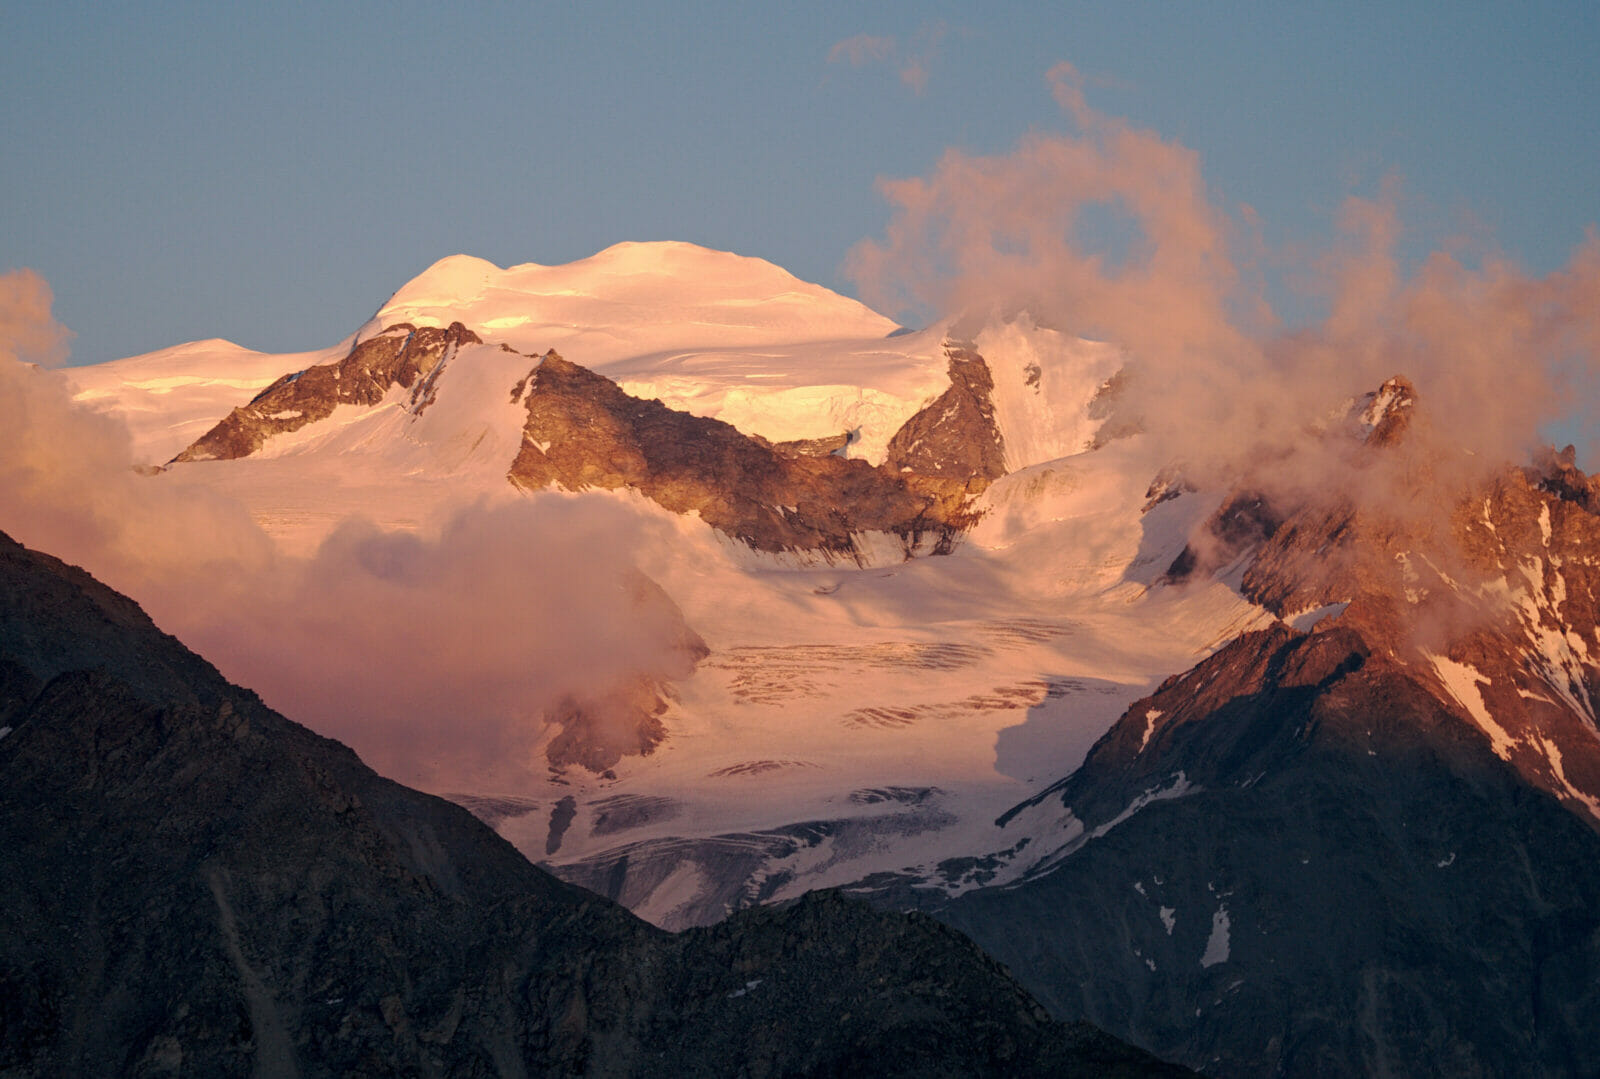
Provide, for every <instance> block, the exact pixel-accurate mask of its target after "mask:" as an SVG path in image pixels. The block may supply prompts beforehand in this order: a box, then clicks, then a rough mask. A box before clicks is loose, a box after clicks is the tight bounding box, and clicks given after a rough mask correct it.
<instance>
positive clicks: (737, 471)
mask: <svg viewBox="0 0 1600 1079" xmlns="http://www.w3.org/2000/svg"><path fill="white" fill-rule="evenodd" d="M968 366H969V367H970V366H971V365H970V364H969V365H968ZM979 366H981V361H979ZM983 374H984V375H985V376H986V375H987V370H986V369H983ZM972 378H973V382H974V384H977V383H978V376H977V374H976V371H975V370H974V371H973V374H972ZM522 399H523V400H524V401H525V403H526V406H527V409H528V420H527V423H526V425H525V426H524V428H523V437H522V447H521V449H520V451H519V452H518V454H517V457H516V460H515V461H514V462H513V463H512V466H511V470H510V479H511V481H512V482H513V483H515V484H518V485H519V486H522V487H526V488H530V489H538V488H542V487H546V486H549V485H551V484H557V485H559V486H561V487H564V488H566V489H568V490H582V489H583V488H586V487H599V488H604V489H616V488H621V487H628V488H632V489H635V490H637V491H639V492H641V493H642V494H644V495H645V496H646V497H648V498H650V499H651V500H652V501H654V502H656V503H658V504H659V505H661V506H663V507H664V508H666V509H668V510H671V511H673V512H674V513H698V514H699V515H700V516H701V518H702V519H703V520H705V521H706V522H707V523H708V524H710V525H711V526H712V527H714V528H717V529H718V530H720V531H722V532H724V533H726V534H727V535H729V536H732V537H734V538H736V539H739V540H742V541H743V542H745V543H747V544H749V545H750V546H751V547H753V548H755V549H757V550H760V551H768V552H781V551H819V552H823V553H824V554H826V555H831V556H834V557H842V558H853V559H854V558H859V557H860V553H859V552H858V550H857V547H856V541H855V536H856V535H857V534H858V533H861V532H886V533H891V534H893V535H895V536H898V537H899V538H900V539H901V541H902V543H903V544H904V547H905V550H906V553H907V554H908V555H909V554H910V553H911V552H913V551H915V550H917V549H919V547H921V546H922V545H924V544H927V545H929V546H931V548H932V549H933V550H934V551H935V552H939V551H945V550H948V549H949V548H950V546H951V545H952V544H953V543H954V541H955V538H956V536H957V535H959V534H960V533H961V532H962V531H963V530H965V529H966V528H968V527H970V526H971V525H972V524H973V523H974V522H975V520H976V518H975V516H974V515H973V513H972V511H971V509H970V508H969V502H970V500H971V498H972V497H974V496H975V495H977V494H978V493H979V492H981V491H982V490H983V488H984V487H985V486H987V484H988V482H989V479H990V478H991V477H989V476H988V475H986V474H970V475H961V474H959V471H958V470H954V469H951V470H949V471H951V472H952V474H948V475H931V476H930V475H922V474H920V473H917V472H900V471H898V470H891V469H889V468H887V467H884V468H874V467H872V466H871V465H868V464H867V463H866V462H864V461H859V460H848V459H845V458H842V457H837V456H833V455H831V454H830V455H825V456H790V455H788V454H785V453H783V452H780V451H779V450H778V449H777V448H776V447H774V446H772V445H771V444H770V443H767V442H765V440H758V439H755V438H752V437H750V436H747V435H745V434H743V433H741V432H740V431H738V430H737V429H735V428H734V427H732V426H731V425H729V424H726V423H723V422H721V421H720V420H712V419H705V418H703V417H699V416H691V415H689V414H688V413H686V412H679V411H676V410H674V409H670V408H668V407H667V406H666V405H663V404H662V403H661V402H659V401H645V400H640V399H638V398H635V397H630V396H629V395H628V394H626V393H624V392H623V391H622V389H621V388H620V387H618V386H617V384H616V383H614V382H612V381H611V380H610V379H608V378H605V377H604V376H602V375H598V374H596V373H594V372H593V371H590V370H588V369H586V368H583V367H580V366H578V365H577V364H574V363H571V362H569V361H567V360H565V359H563V358H562V357H561V356H559V355H558V354H556V353H555V352H553V351H552V352H549V353H547V354H546V355H545V356H544V357H543V358H542V359H541V360H540V361H539V364H538V365H537V366H536V367H535V368H534V369H533V371H532V372H530V374H529V376H528V378H527V380H526V387H525V389H524V392H523V396H522Z"/></svg>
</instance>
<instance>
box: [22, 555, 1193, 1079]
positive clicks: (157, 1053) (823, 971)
mask: <svg viewBox="0 0 1600 1079" xmlns="http://www.w3.org/2000/svg"><path fill="white" fill-rule="evenodd" d="M0 773H3V774H4V776H5V783H4V785H3V788H0V1074H4V1075H7V1076H19V1077H21V1076H30V1077H31V1076H38V1077H45V1076H58V1075H130V1076H159V1075H247V1074H248V1075H257V1076H297V1075H303V1076H318V1075H330V1076H331V1075H440V1076H443V1075H450V1076H468V1075H501V1076H505V1075H551V1076H558V1075H577V1074H584V1075H706V1076H720V1075H729V1076H731V1075H750V1076H758V1075H769V1076H777V1075H840V1076H843V1075H858V1074H864V1073H869V1072H870V1073H872V1074H882V1075H951V1076H955V1075H1085V1076H1088V1075H1130V1076H1132V1075H1177V1074H1184V1073H1183V1072H1182V1071H1181V1070H1180V1069H1176V1068H1172V1067H1170V1066H1167V1065H1163V1064H1161V1063H1159V1062H1158V1061H1155V1060H1154V1059H1152V1058H1150V1057H1147V1056H1145V1055H1144V1054H1142V1053H1140V1052H1138V1051H1137V1050H1133V1049H1130V1048H1128V1047H1126V1046H1124V1045H1122V1044H1121V1043H1118V1042H1116V1041H1114V1040H1112V1039H1110V1038H1109V1037H1107V1036H1106V1035H1104V1034H1101V1033H1099V1032H1098V1031H1096V1030H1094V1029H1093V1028H1090V1027H1088V1026H1086V1025H1084V1024H1076V1025H1063V1024H1059V1023H1056V1022H1053V1021H1051V1020H1050V1019H1048V1018H1047V1016H1046V1015H1045V1013H1044V1012H1043V1010H1042V1009H1041V1008H1040V1007H1039V1006H1038V1005H1037V1004H1036V1003H1034V1002H1033V1001H1032V1000H1031V999H1030V998H1029V997H1028V996H1027V995H1026V993H1024V992H1023V990H1021V989H1020V988H1019V987H1018V986H1017V985H1016V983H1015V982H1014V981H1012V980H1011V979H1010V977H1009V976H1008V975H1007V974H1006V973H1005V972H1004V970H1003V969H1002V968H1000V967H999V966H998V965H997V964H995V963H994V962H993V961H991V960H989V959H987V958H985V957H984V956H983V955H981V953H979V952H978V951H977V950H976V949H975V948H974V947H973V946H972V945H971V944H970V943H969V942H967V941H966V940H965V939H963V938H961V937H960V936H959V935H957V934H955V933H954V932H952V931H950V930H948V929H945V928H943V927H941V926H939V925H937V924H935V923H933V922H931V921H929V920H928V919H925V918H919V917H907V916H902V915H891V914H884V913H875V912H873V911H872V910H870V909H868V908H866V907H864V906H863V905H861V904H860V903H858V902H855V901H851V900H846V899H844V898H841V897H840V896H838V895H837V894H832V893H822V894H818V895H815V896H812V897H809V898H807V899H806V900H804V901H802V902H801V903H799V904H797V905H795V906H793V907H791V908H789V909H785V910H760V911H753V912H750V913H748V914H746V915H744V916H741V917H739V918H735V919H732V920H730V921H729V922H727V923H725V924H723V925H720V926H718V927H716V928H714V929H708V930H703V931H697V932H693V933H688V934H684V935H682V936H676V937H674V936H671V935H669V934H666V933H664V932H662V931H660V930H657V929H654V928H653V927H651V926H649V925H647V924H645V923H644V922H641V921H639V920H638V919H636V918H634V917H633V916H632V915H630V914H628V913H627V912H625V911H623V910H622V909H621V908H619V907H616V906H614V905H613V904H611V903H608V902H606V901H604V900H601V899H599V898H598V897H596V896H594V895H592V894H589V893H585V892H583V891H582V890H580V889H577V888H575V887H572V886H569V885H565V884H562V883H561V882H559V881H556V880H555V879H553V878H551V877H550V876H548V875H547V874H545V873H544V872H542V871H540V870H538V869H536V868H534V867H533V866H532V865H530V864H529V863H528V862H527V861H526V860H525V859H523V858H522V857H521V856H520V855H519V854H518V853H517V852H516V851H515V850H514V849H513V848H512V847H511V846H510V845H509V844H507V843H506V842H504V841H503V840H501V839H500V838H499V837H497V836H496V835H495V834H494V833H493V832H491V831H490V830H489V829H488V828H487V827H485V826H483V825H482V824H480V823H479V822H478V821H477V820H475V819H474V818H473V817H472V816H471V815H470V814H468V813H467V812H466V811H465V810H463V809H460V808H459V807H457V806H454V805H451V804H450V803H448V802H444V801H441V800H439V799H437V798H433V797H430V796H427V795H424V794H419V793H417V792H415V791H412V790H408V789H406V788H404V787H401V786H399V785H397V784H395V783H391V782H389V781H387V780H384V779H382V778H380V777H378V776H377V775H375V774H373V773H372V772H371V771H369V770H368V769H367V768H366V767H365V766H364V765H363V764H362V763H361V762H360V760H359V759H357V757H356V756H355V754H353V753H352V752H350V750H348V749H347V748H345V747H344V746H342V745H340V744H339V743H337V742H333V741H330V740H328V739H325V738H322V737H319V736H317V735H315V734H313V733H311V732H310V731H307V730H306V729H304V728H303V727H299V726H297V725H296V724H294V723H291V722H289V721H287V720H285V719H283V718H282V717H281V716H278V715H277V714H275V713H273V712H272V711H270V710H269V709H267V708H266V707H265V706H263V705H262V704H261V703H260V701H259V700H258V699H257V698H256V697H255V696H254V695H253V694H251V693H249V692H247V691H245V690H241V689H238V688H236V687H234V686H232V685H230V684H228V683H227V682H226V681H224V680H223V679H222V678H221V676H220V675H218V674H217V672H216V671H215V670H214V669H213V668H212V667H211V666H210V665H209V664H207V663H206V662H205V661H204V660H202V659H200V658H199V657H198V656H195V655H194V654H193V653H191V652H189V651H188V650H187V649H185V648H184V647H183V646H182V645H180V644H179V643H178V642H177V641H176V640H174V639H173V638H170V637H167V636H165V635H163V634H162V633H161V632H160V631H159V630H157V629H156V627H155V626H154V625H153V624H151V622H150V621H149V619H148V618H146V617H145V616H144V614H143V613H142V611H140V609H139V608H138V607H137V606H136V605H135V604H134V603H133V602H131V601H130V600H128V599H126V598H124V597H122V596H120V595H118V594H116V593H114V592H112V591H110V590H109V589H106V588H105V587H103V586H101V585H100V584H98V583H97V582H95V581H94V580H93V579H92V578H90V577H89V576H88V575H87V574H85V573H83V572H82V571H80V570H77V569H75V568H73V567H70V566H67V565H64V564H62V563H60V562H58V561H56V560H54V559H51V558H49V557H47V556H44V555H40V554H36V553H34V552H32V551H29V550H26V549H25V548H22V547H20V546H19V545H17V544H15V543H14V542H12V541H11V540H10V539H9V538H8V537H0Z"/></svg>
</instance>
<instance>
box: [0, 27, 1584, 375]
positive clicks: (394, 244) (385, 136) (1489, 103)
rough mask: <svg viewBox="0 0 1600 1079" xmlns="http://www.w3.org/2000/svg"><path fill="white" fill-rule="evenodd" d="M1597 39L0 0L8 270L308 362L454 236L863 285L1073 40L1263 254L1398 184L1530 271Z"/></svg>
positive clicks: (1565, 196)
mask: <svg viewBox="0 0 1600 1079" xmlns="http://www.w3.org/2000/svg"><path fill="white" fill-rule="evenodd" d="M852 39H854V45H846V44H843V43H847V42H850V41H851V40H852ZM1597 54H1600V4H1591V3H1581V2H1573V3H1559V4H1538V3H1533V4H1517V5H1511V4H1477V3H1450V4H1443V3H1435V4H1404V3H1402V4H1393V3H1385V4H1370V5H1361V4H1352V3H1340V4H1311V3H1296V4H1222V3H1210V4H1200V3H1192V4H1179V3H1103V4H1070V3H1051V4H1045V3H1033V4H1004V3H1002V4H998V5H996V4H990V5H985V6H984V7H983V8H982V9H980V8H979V7H977V6H976V5H969V4H928V3H919V4H905V3H880V4H874V5H862V4H856V3H852V4H770V5H731V4H730V5H718V4H710V3H702V4H694V5H680V4H631V5H620V4H604V3H590V4H585V5H570V6H557V5H554V4H537V5H535V4H511V3H495V4H480V5H462V6H460V7H458V8H454V9H446V8H445V7H443V6H442V5H432V4H426V5H425V4H408V3H386V4H334V5H299V4H294V5H290V4H284V5H248V6H246V5H214V4H206V5H198V4H196V5H187V4H161V3H145V4H133V5H106V4H94V5H79V4H72V3H17V2H14V0H3V2H0V199H3V204H4V206H5V207H6V210H5V212H4V214H0V270H5V269H11V268H16V267H22V266H27V267H31V268H33V269H35V270H37V271H38V272H39V273H41V274H43V275H44V277H45V278H46V279H47V280H48V281H49V282H50V284H51V286H52V288H53V289H54V292H55V298H56V303H55V313H56V317H57V318H58V319H60V320H61V321H62V322H64V323H65V324H66V325H67V326H69V327H71V328H72V329H73V330H75V331H76V332H77V338H76V340H75V341H74V344H73V362H78V363H83V362H97V361H101V360H106V359H112V358H115V357H118V356H123V355H129V354H133V353H137V352H142V351H148V350H150V349H155V348H160V347H163V346H166V345H170V344H176V343H178V342H180V341H185V340H192V339H196V338H203V337H212V336H218V337H227V338H230V339H232V340H235V341H238V342H240V343H242V344H245V345H248V346H250V347H252V348H258V349H263V350H269V351H288V350H294V349H306V348H316V347H322V346H325V345H328V344H331V343H333V342H335V341H337V340H339V339H340V338H342V337H343V336H345V335H346V334H348V333H349V332H350V331H351V330H353V329H354V328H355V327H356V326H357V325H358V324H359V323H360V322H361V321H362V320H363V319H364V318H365V317H366V316H367V315H368V314H369V313H370V312H371V311H372V310H373V309H375V308H376V307H377V306H378V305H379V304H380V303H381V302H382V301H383V300H384V299H385V298H386V297H387V295H388V294H389V293H390V292H392V291H393V290H394V289H395V288H397V287H399V286H400V285H401V284H403V283H404V282H405V281H406V280H407V279H409V278H410V277H412V276H414V275H415V274H417V273H418V272H420V271H421V270H422V269H424V268H425V267H426V266H428V265H429V264H430V263H432V262H433V261H434V260H436V259H438V258H440V257H442V256H444V255H447V254H452V253H455V252H466V253H470V254H474V255H478V256H481V257H484V258H487V259H490V260H492V261H494V262H497V263H499V264H501V265H509V264H514V263H518V262H530V261H531V262H542V263H559V262H566V261H569V260H572V259H576V258H581V257H584V256H586V255H588V254H592V253H593V252H595V251H597V250H599V249H601V248H603V247H605V246H607V245H609V244H611V243H614V242H617V241H620V240H652V239H681V240H690V241H693V242H696V243H701V244H706V245H708V246H712V247H718V248H725V249H729V250H733V251H737V252H740V253H742V254H749V255H758V256H761V257H763V258H767V259H771V260H772V261H774V262H777V263H779V264H780V265H782V266H784V267H785V268H787V269H789V270H791V271H792V272H794V273H796V274H798V275H799V276H801V277H804V278H807V279H811V280H815V281H820V282H822V283H823V284H826V285H829V286H831V287H834V288H838V289H840V290H841V291H844V292H850V293H853V292H854V286H853V283H852V282H851V280H850V279H849V278H848V277H846V276H845V274H844V273H843V271H842V269H841V267H842V264H843V263H844V260H845V258H846V256H847V253H848V252H849V251H850V249H851V247H852V246H853V245H855V244H856V243H857V242H859V241H861V240H863V239H865V238H868V237H872V236H876V235H880V234H881V233H882V231H883V229H884V227H885V224H886V223H887V221H888V219H889V208H888V206H887V204H886V203H885V201H884V200H883V198H882V197H881V195H880V194H879V193H878V191H877V190H876V188H875V181H876V179H877V178H879V177H884V176H888V177H903V176H917V175H923V174H926V173H928V172H929V171H930V170H932V169H933V168H934V166H935V165H936V164H937V162H938V161H939V159H940V156H941V154H943V153H944V151H945V150H946V149H947V148H958V149H961V150H964V151H966V152H969V153H974V154H997V153H1004V152H1006V151H1007V150H1008V149H1010V148H1011V147H1013V146H1014V145H1015V144H1016V142H1017V140H1018V139H1019V138H1020V137H1022V136H1023V135H1024V134H1026V133H1027V132H1029V131H1044V132H1052V131H1058V130H1062V129H1064V128H1065V127H1066V126H1067V122H1066V119H1065V118H1064V117H1063V116H1062V114H1061V112H1060V110H1059V109H1058V108H1057V106H1056V104H1055V102H1054V101H1053V100H1052V98H1051V94H1050V90H1049V87H1048V86H1047V84H1046V80H1045V73H1046V72H1047V71H1048V70H1049V69H1050V68H1051V67H1052V66H1053V65H1055V64H1056V63H1058V62H1060V61H1069V62H1070V63H1071V64H1073V65H1074V66H1075V67H1076V68H1077V69H1078V71H1079V72H1081V73H1082V75H1083V76H1084V77H1085V79H1086V83H1087V92H1088V97H1089V101H1090V103H1091V104H1092V105H1093V106H1094V107H1095V108H1096V109H1097V110H1099V111H1100V112H1102V113H1106V114H1110V115H1114V116H1122V117H1126V118H1128V120H1129V121H1130V122H1131V123H1133V124H1135V125H1138V126H1140V127H1147V128H1150V129H1153V130H1154V131H1156V132H1158V133H1159V134H1161V135H1162V136H1163V137H1165V138H1167V139H1170V140H1175V141H1177V142H1180V143H1182V144H1183V145H1185V146H1187V147H1189V148H1191V149H1193V150H1194V151H1196V152H1197V153H1198V154H1199V155H1200V158H1201V161H1202V168H1203V174H1204V177H1205V179H1206V182H1207V185H1208V188H1209V191H1210V193H1211V195H1212V197H1213V198H1214V200H1215V201H1216V203H1217V204H1218V205H1220V206H1221V207H1223V208H1224V209H1225V210H1227V211H1229V212H1230V213H1238V212H1239V208H1240V207H1241V206H1243V205H1248V206H1250V207H1252V208H1253V209H1254V211H1255V212H1256V213H1257V214H1258V215H1259V217H1260V219H1261V221H1262V222H1263V227H1264V231H1265V235H1266V238H1267V240H1268V241H1269V243H1271V244H1272V245H1273V246H1274V247H1275V248H1278V249H1283V250H1296V249H1301V248H1307V247H1312V248H1314V247H1316V246H1318V245H1319V243H1321V242H1322V241H1324V240H1325V238H1326V237H1327V235H1328V234H1329V233H1330V232H1331V230H1332V224H1333V219H1334V215H1335V214H1336V212H1337V210H1338V207H1339V205H1340V203H1341V201H1342V200H1343V199H1344V198H1345V196H1346V195H1348V194H1351V193H1357V194H1364V195H1371V194H1374V193H1375V192H1376V191H1377V190H1378V188H1379V186H1380V184H1381V183H1382V182H1383V180H1384V178H1385V177H1387V176H1394V177H1398V180H1399V183H1400V190H1401V192H1402V201H1401V205H1402V217H1403V220H1404V222H1405V224H1406V229H1407V231H1406V232H1405V234H1404V237H1403V241H1402V250H1403V251H1404V252H1405V253H1406V254H1407V255H1408V256H1410V257H1411V258H1418V257H1420V256H1421V255H1422V254H1423V253H1424V252H1426V251H1428V250H1430V249H1432V248H1433V247H1434V246H1436V245H1438V244H1441V243H1445V242H1446V241H1447V239H1448V238H1449V237H1452V236H1459V235H1470V236H1473V237H1474V238H1476V239H1477V240H1479V241H1482V240H1484V239H1485V238H1486V237H1492V239H1493V241H1494V242H1495V243H1496V244H1498V245H1499V247H1500V248H1502V249H1503V250H1504V251H1505V252H1506V253H1508V254H1509V255H1511V256H1512V257H1514V258H1516V259H1517V260H1519V261H1520V262H1521V263H1522V264H1523V265H1524V266H1526V267H1527V268H1528V269H1529V270H1530V271H1533V272H1536V273H1544V272H1548V271H1549V270H1551V269H1554V268H1555V267H1557V266H1559V265H1560V264H1561V263H1562V262H1564V260H1565V259H1566V258H1567V256H1568V255H1569V254H1570V252H1571V250H1572V248H1573V247H1574V246H1575V245H1576V244H1577V243H1578V242H1579V241H1580V240H1581V239H1582V238H1583V235H1584V229H1585V228H1586V226H1589V225H1592V224H1593V223H1595V222H1596V221H1597V220H1600V63H1596V62H1595V59H1594V57H1595V56H1596V55H1597ZM830 56H831V59H830ZM1269 272H1270V271H1269ZM1287 287H1288V286H1287V285H1286V284H1284V283H1275V284H1274V286H1273V289H1274V293H1275V295H1280V296H1282V295H1287ZM1285 309H1287V310H1289V311H1290V312H1291V313H1293V303H1292V301H1291V302H1289V303H1287V304H1285Z"/></svg>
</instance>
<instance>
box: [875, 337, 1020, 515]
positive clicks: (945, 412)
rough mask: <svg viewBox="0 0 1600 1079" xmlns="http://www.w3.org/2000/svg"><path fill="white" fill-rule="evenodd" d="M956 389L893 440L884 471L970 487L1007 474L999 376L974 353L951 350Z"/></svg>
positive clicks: (948, 353) (914, 418)
mask: <svg viewBox="0 0 1600 1079" xmlns="http://www.w3.org/2000/svg"><path fill="white" fill-rule="evenodd" d="M945 355H946V356H947V357H949V360H950V388H949V389H948V390H945V391H944V393H942V394H940V395H939V397H938V398H937V399H935V400H934V402H933V403H932V404H931V405H929V406H928V407H926V408H924V409H923V410H922V411H921V412H918V413H917V414H916V415H915V416H912V417H911V418H910V419H909V420H907V421H906V423H905V426H904V427H901V428H900V430H898V431H896V432H895V435H894V437H893V438H891V439H890V440H889V452H888V455H887V456H886V457H885V458H884V467H885V468H887V469H889V470H890V471H891V472H914V473H916V474H918V475H921V476H942V477H946V478H949V479H958V480H962V481H966V480H968V479H971V478H973V477H977V478H980V479H982V480H985V481H987V482H990V483H992V482H994V481H995V480H997V479H999V478H1000V477H1001V476H1004V475H1005V474H1006V464H1005V441H1004V439H1002V438H1001V435H1000V426H999V424H997V423H996V422H995V418H994V396H993V395H994V376H993V375H991V374H990V373H989V365H988V363H986V362H985V361H984V358H983V357H982V356H980V355H978V354H977V353H976V352H973V351H972V350H971V349H966V348H960V347H957V346H953V345H946V346H945Z"/></svg>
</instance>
